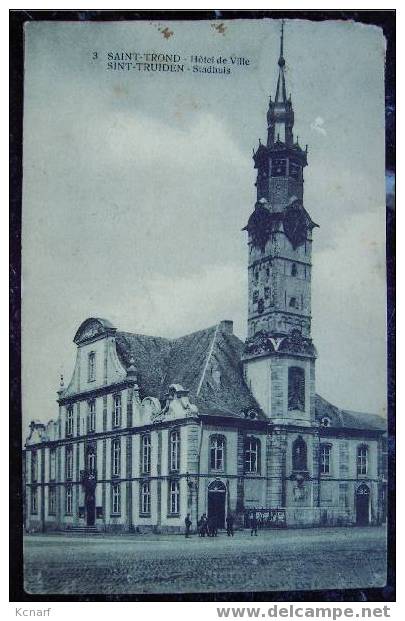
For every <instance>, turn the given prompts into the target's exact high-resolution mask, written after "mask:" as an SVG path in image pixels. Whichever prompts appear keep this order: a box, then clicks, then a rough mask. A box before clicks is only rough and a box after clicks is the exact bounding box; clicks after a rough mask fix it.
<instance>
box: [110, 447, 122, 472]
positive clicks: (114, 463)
mask: <svg viewBox="0 0 405 621" xmlns="http://www.w3.org/2000/svg"><path fill="white" fill-rule="evenodd" d="M111 469H112V476H113V477H119V476H120V474H121V441H120V439H119V438H116V439H115V440H113V441H112V443H111Z"/></svg>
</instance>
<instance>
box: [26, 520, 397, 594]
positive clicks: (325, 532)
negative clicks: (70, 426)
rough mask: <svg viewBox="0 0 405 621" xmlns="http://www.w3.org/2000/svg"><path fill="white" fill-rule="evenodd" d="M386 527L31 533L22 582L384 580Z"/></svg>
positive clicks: (153, 587)
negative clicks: (204, 534) (207, 534)
mask: <svg viewBox="0 0 405 621" xmlns="http://www.w3.org/2000/svg"><path fill="white" fill-rule="evenodd" d="M385 549H386V541H385V529H383V528H340V529H332V528H322V529H311V530H309V529H308V530H286V531H266V532H259V534H258V536H257V537H251V536H250V533H249V532H248V531H243V532H237V533H235V537H234V538H233V539H232V538H228V537H227V536H226V533H223V532H221V533H220V534H219V535H218V537H217V538H213V539H209V538H204V539H199V538H198V537H197V536H196V535H194V536H192V537H191V538H190V539H185V537H184V536H179V535H122V536H119V535H116V536H112V535H96V536H91V537H84V536H78V535H28V536H26V537H25V542H24V550H25V551H24V557H25V589H26V591H28V592H29V593H34V594H37V593H38V594H39V593H47V594H54V593H57V594H62V593H63V594H86V593H88V594H100V593H101V594H117V593H126V594H130V593H179V592H189V593H193V592H197V591H203V592H204V591H277V590H289V589H311V590H313V589H332V588H333V589H338V588H366V587H381V586H384V585H385V574H386V559H385Z"/></svg>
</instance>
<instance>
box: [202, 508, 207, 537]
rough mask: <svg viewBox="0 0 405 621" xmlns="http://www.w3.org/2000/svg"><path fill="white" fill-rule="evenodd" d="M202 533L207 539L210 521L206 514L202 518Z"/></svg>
mask: <svg viewBox="0 0 405 621" xmlns="http://www.w3.org/2000/svg"><path fill="white" fill-rule="evenodd" d="M201 533H202V534H201V536H202V537H205V535H207V536H208V520H207V515H206V513H204V514H203V516H202V518H201Z"/></svg>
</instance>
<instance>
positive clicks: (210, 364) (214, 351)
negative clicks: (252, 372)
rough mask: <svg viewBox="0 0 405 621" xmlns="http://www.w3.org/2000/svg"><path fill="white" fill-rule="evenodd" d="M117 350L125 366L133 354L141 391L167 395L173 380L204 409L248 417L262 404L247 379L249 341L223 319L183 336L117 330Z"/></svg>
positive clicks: (143, 394)
mask: <svg viewBox="0 0 405 621" xmlns="http://www.w3.org/2000/svg"><path fill="white" fill-rule="evenodd" d="M115 337H116V343H117V353H118V356H119V358H120V359H121V361H122V363H123V364H124V366H125V367H128V366H129V361H130V358H131V356H133V358H134V361H135V366H136V369H137V377H138V384H139V387H140V392H141V396H148V395H151V396H157V397H158V398H159V399H161V400H162V399H164V397H165V394H166V393H167V390H168V388H169V386H170V385H171V384H181V385H182V386H183V387H184V388H185V389H186V390H189V391H190V398H191V400H192V402H193V403H195V404H196V405H197V406H198V408H199V410H200V412H201V413H202V414H221V415H224V416H237V417H238V416H244V412H245V411H246V410H248V409H254V410H256V412H258V413H259V415H260V407H259V405H258V404H257V402H256V400H255V399H254V398H253V396H252V394H251V393H250V391H249V389H248V387H247V385H246V383H245V380H244V378H243V373H242V368H241V356H242V351H243V343H242V341H241V340H240V339H238V338H237V337H236V336H235V335H234V334H231V333H230V331H229V324H228V322H221V323H219V324H218V325H216V326H211V327H210V328H207V329H205V330H199V331H198V332H193V333H192V334H188V335H186V336H182V337H180V338H177V339H166V338H162V337H153V336H145V335H140V334H131V333H129V332H117V333H116V335H115Z"/></svg>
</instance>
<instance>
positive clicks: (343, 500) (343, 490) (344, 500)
mask: <svg viewBox="0 0 405 621" xmlns="http://www.w3.org/2000/svg"><path fill="white" fill-rule="evenodd" d="M347 491H348V487H347V483H339V507H342V508H344V509H346V508H347V506H348V494H347Z"/></svg>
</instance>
